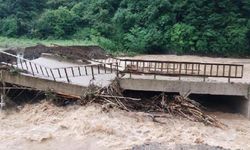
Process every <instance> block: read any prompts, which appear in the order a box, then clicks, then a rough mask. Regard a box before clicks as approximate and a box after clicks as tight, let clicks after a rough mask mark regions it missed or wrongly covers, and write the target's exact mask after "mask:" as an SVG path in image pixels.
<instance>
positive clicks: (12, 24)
mask: <svg viewBox="0 0 250 150" xmlns="http://www.w3.org/2000/svg"><path fill="white" fill-rule="evenodd" d="M17 32H18V25H17V19H16V18H14V17H8V18H5V19H3V20H1V21H0V33H1V34H2V35H4V36H9V37H16V36H17Z"/></svg>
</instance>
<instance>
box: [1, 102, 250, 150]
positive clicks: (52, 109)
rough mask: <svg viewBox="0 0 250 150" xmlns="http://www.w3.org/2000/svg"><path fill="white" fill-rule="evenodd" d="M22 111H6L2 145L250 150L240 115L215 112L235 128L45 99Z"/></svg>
mask: <svg viewBox="0 0 250 150" xmlns="http://www.w3.org/2000/svg"><path fill="white" fill-rule="evenodd" d="M19 109H20V111H19V112H16V111H11V112H10V111H9V112H8V113H6V112H1V113H0V118H1V119H0V127H1V130H0V135H1V136H0V149H11V150H12V149H14V150H19V149H38V150H39V149H43V150H44V149H58V150H59V149H62V148H63V149H73V150H74V149H77V150H78V149H79V150H80V149H88V150H96V149H111V150H112V149H114V150H117V149H132V148H133V147H135V146H136V145H137V146H140V145H143V144H147V143H149V144H150V143H161V144H162V145H165V146H173V145H176V144H185V145H186V144H188V145H190V144H191V145H196V144H202V145H203V144H208V145H210V146H221V147H224V148H230V149H244V150H245V149H246V150H248V149H250V143H249V141H250V136H249V134H250V121H249V120H247V119H246V118H244V117H242V116H240V115H236V114H225V113H215V114H214V115H216V116H217V117H218V119H220V120H221V121H222V122H224V123H225V124H227V125H228V126H229V127H228V128H227V129H225V130H222V129H218V128H213V127H208V126H205V125H203V124H202V123H195V122H190V121H187V120H185V119H178V118H172V117H171V116H169V117H167V118H162V119H160V120H161V121H162V122H164V123H165V124H159V123H155V122H153V121H152V120H151V118H150V117H148V116H147V114H145V113H140V112H137V113H136V112H124V111H121V110H116V109H114V110H111V111H110V112H108V113H105V112H103V111H102V108H101V106H99V105H94V104H92V105H90V106H84V107H81V106H68V107H56V106H54V105H52V104H49V103H48V102H41V103H37V104H32V105H30V104H27V105H25V106H24V107H22V108H21V107H19Z"/></svg>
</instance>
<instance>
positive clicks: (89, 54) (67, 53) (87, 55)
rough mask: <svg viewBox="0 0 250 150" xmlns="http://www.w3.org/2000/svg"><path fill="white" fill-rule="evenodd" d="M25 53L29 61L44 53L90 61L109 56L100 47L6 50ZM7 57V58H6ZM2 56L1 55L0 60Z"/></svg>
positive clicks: (38, 47)
mask: <svg viewBox="0 0 250 150" xmlns="http://www.w3.org/2000/svg"><path fill="white" fill-rule="evenodd" d="M18 51H19V52H20V51H22V52H24V57H25V58H27V59H36V58H39V57H40V56H41V54H42V53H51V54H55V55H58V56H61V57H64V58H67V59H70V60H84V61H86V60H90V59H105V58H107V54H106V53H105V51H104V50H103V49H102V48H101V47H99V46H58V45H55V46H50V47H48V46H44V45H37V46H33V47H27V48H25V49H21V48H14V49H13V48H12V49H9V50H6V52H8V53H11V54H16V53H17V52H18ZM4 57H6V56H4ZM1 58H2V54H0V60H2V59H1Z"/></svg>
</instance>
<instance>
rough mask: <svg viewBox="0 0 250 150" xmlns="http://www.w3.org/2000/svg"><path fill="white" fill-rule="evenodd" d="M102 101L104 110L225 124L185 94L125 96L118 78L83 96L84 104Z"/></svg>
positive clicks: (216, 124)
mask: <svg viewBox="0 0 250 150" xmlns="http://www.w3.org/2000/svg"><path fill="white" fill-rule="evenodd" d="M92 102H96V103H101V104H102V105H103V109H104V110H107V111H108V110H109V109H110V108H112V107H117V108H120V109H123V110H126V111H143V112H165V113H170V114H172V115H176V116H181V117H184V118H187V119H189V120H192V121H198V122H203V123H204V124H206V125H211V126H215V127H219V128H224V127H225V125H224V124H222V123H220V122H219V121H218V120H217V119H215V118H214V117H212V116H210V115H208V114H206V113H205V112H204V111H203V110H202V107H201V106H200V104H199V103H197V102H195V101H193V100H191V99H189V98H186V97H184V96H174V97H172V98H168V96H167V95H165V94H164V93H163V94H160V95H158V96H155V97H151V98H143V99H139V98H132V97H125V96H123V94H122V90H121V89H120V86H119V82H118V80H114V81H113V83H112V84H110V85H109V86H108V87H105V88H99V87H97V86H94V85H91V86H90V87H89V88H88V90H87V91H86V92H85V93H84V96H83V97H82V101H81V103H82V104H87V103H92Z"/></svg>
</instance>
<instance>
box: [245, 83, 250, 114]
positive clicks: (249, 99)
mask: <svg viewBox="0 0 250 150" xmlns="http://www.w3.org/2000/svg"><path fill="white" fill-rule="evenodd" d="M246 116H247V118H248V119H250V86H248V94H247V112H246Z"/></svg>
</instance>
